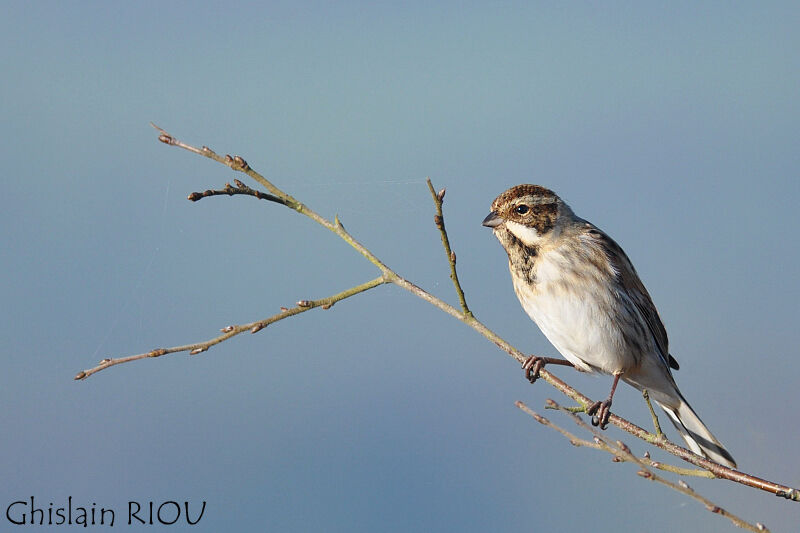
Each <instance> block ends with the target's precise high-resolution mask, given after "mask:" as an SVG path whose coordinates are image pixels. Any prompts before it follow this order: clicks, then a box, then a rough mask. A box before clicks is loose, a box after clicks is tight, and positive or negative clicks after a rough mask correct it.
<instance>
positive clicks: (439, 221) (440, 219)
mask: <svg viewBox="0 0 800 533" xmlns="http://www.w3.org/2000/svg"><path fill="white" fill-rule="evenodd" d="M426 181H427V182H428V189H429V190H430V191H431V196H432V197H433V203H434V205H435V206H436V214H435V215H434V216H433V222H434V223H435V224H436V227H437V228H439V232H440V233H441V234H442V246H444V253H445V255H446V256H447V262H448V263H450V279H451V280H452V281H453V286H454V287H455V288H456V294H457V295H458V301H459V303H460V304H461V310H462V311H464V314H465V315H467V316H472V311H470V310H469V307H467V298H466V297H465V296H464V291H463V289H462V288H461V283H459V281H458V272H457V271H456V253H455V252H454V251H453V250H452V249H451V248H450V239H449V238H448V237H447V230H446V229H445V227H444V213H443V212H442V204H443V203H444V194H445V192H446V191H447V189H441V190H440V191H439V192H436V189H434V188H433V183H431V180H430V178H428V179H427V180H426Z"/></svg>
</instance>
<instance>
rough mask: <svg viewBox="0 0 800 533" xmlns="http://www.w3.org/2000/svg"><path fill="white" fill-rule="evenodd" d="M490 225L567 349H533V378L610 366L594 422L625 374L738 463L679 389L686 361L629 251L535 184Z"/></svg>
mask: <svg viewBox="0 0 800 533" xmlns="http://www.w3.org/2000/svg"><path fill="white" fill-rule="evenodd" d="M483 225H484V226H487V227H489V228H491V229H492V232H493V233H494V235H495V237H497V239H498V240H499V241H500V244H501V245H502V246H503V248H504V249H505V251H506V253H507V254H508V267H509V270H510V272H511V280H512V283H513V286H514V292H515V293H516V295H517V298H518V299H519V301H520V304H521V305H522V308H523V309H524V310H525V312H526V313H527V314H528V316H529V317H530V318H531V319H532V320H533V321H534V322H535V323H536V325H537V326H538V327H539V329H540V330H541V331H542V333H544V335H545V337H547V339H548V340H549V341H550V343H551V344H552V345H553V346H554V347H555V348H556V349H557V350H558V351H559V352H560V353H561V355H563V356H564V357H565V358H566V361H565V360H563V359H557V358H546V357H536V356H531V357H530V358H528V360H527V361H526V362H525V364H524V365H523V368H524V369H525V370H526V376H527V377H528V379H529V380H530V381H531V382H533V381H535V380H536V378H537V377H538V374H539V371H540V370H541V368H543V367H544V365H545V364H553V363H558V364H572V365H573V366H574V367H575V368H576V369H578V370H580V371H584V372H592V373H601V374H610V375H612V376H613V378H614V380H613V383H612V386H611V392H610V394H609V396H608V398H607V399H606V400H605V401H602V402H595V403H594V404H592V405H591V406H590V407H589V408H588V409H587V410H586V412H587V414H588V415H589V416H592V417H593V418H592V423H593V424H594V425H595V426H598V425H599V426H600V427H601V429H605V427H606V425H607V424H608V419H609V416H610V408H611V404H612V400H613V397H614V391H615V390H616V387H617V383H618V381H619V380H620V379H622V381H624V382H626V383H628V384H630V385H632V386H633V387H635V388H637V389H639V390H647V392H648V394H649V397H650V398H652V399H653V400H654V401H655V402H656V403H657V404H658V405H659V406H660V407H661V408H662V409H663V410H664V412H665V413H666V414H667V416H668V417H669V419H670V420H671V421H672V423H673V424H674V425H675V428H676V429H677V430H678V432H679V433H680V435H681V437H682V438H683V440H684V441H685V442H686V444H687V446H688V447H689V449H690V450H691V451H693V452H694V453H696V454H698V455H701V456H704V457H706V458H708V459H711V460H713V461H716V462H717V463H720V464H723V465H726V466H728V467H731V468H735V467H736V461H734V459H733V457H732V456H731V454H730V453H729V452H728V450H726V449H725V447H724V446H723V445H722V444H721V443H720V442H719V440H717V438H716V437H714V435H713V434H712V433H711V431H709V429H708V428H707V427H706V425H705V424H704V423H703V421H702V420H700V417H699V416H697V413H695V411H694V409H692V407H691V406H690V405H689V403H688V402H687V401H686V399H685V398H684V397H683V395H682V394H681V392H680V390H679V389H678V385H677V384H676V382H675V379H674V377H673V375H672V371H673V370H678V368H679V365H678V362H677V361H676V360H675V358H673V357H672V356H671V355H670V353H669V347H668V339H667V331H666V329H665V328H664V324H663V323H662V321H661V318H660V316H659V314H658V311H657V310H656V307H655V305H654V304H653V301H652V299H651V298H650V294H649V293H648V292H647V289H646V288H645V286H644V284H643V283H642V281H641V279H640V278H639V275H638V274H637V273H636V269H634V267H633V264H632V263H631V261H630V259H628V256H627V255H626V254H625V252H624V251H623V250H622V248H621V247H620V246H619V245H618V244H617V243H616V242H615V241H614V240H613V239H612V238H611V237H609V236H608V235H607V234H606V233H605V232H603V231H602V230H600V229H599V228H598V227H597V226H595V225H594V224H592V223H590V222H588V221H586V220H584V219H582V218H580V217H579V216H577V215H576V214H575V213H574V212H573V211H572V209H571V208H570V207H569V205H567V204H566V203H565V202H564V201H563V200H562V199H561V198H560V197H559V196H558V195H557V194H556V193H554V192H553V191H551V190H550V189H547V188H545V187H542V186H540V185H530V184H524V185H517V186H515V187H512V188H510V189H508V190H507V191H505V192H503V193H502V194H500V196H498V197H497V198H496V199H495V200H494V202H492V206H491V212H490V213H489V215H488V216H487V217H486V218H485V219H484V220H483Z"/></svg>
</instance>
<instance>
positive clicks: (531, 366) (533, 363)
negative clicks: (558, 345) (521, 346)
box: [522, 355, 575, 383]
mask: <svg viewBox="0 0 800 533" xmlns="http://www.w3.org/2000/svg"><path fill="white" fill-rule="evenodd" d="M544 365H564V366H575V365H573V364H572V363H570V362H569V361H567V360H566V359H558V358H556V357H536V356H535V355H532V356H530V357H528V358H527V359H525V362H524V363H522V370H524V371H525V379H527V380H528V381H530V382H531V383H535V382H536V380H537V379H539V371H540V370H541V369H543V368H544Z"/></svg>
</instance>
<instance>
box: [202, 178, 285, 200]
mask: <svg viewBox="0 0 800 533" xmlns="http://www.w3.org/2000/svg"><path fill="white" fill-rule="evenodd" d="M233 182H234V183H236V187H234V186H232V185H231V184H230V183H226V184H225V187H224V188H222V189H208V190H205V191H203V192H193V193H191V194H190V195H189V196H188V199H189V200H191V201H192V202H197V201H198V200H202V199H203V198H208V197H209V196H233V195H236V194H244V195H247V196H253V197H255V198H258V199H259V200H267V201H270V202H275V203H277V204H282V205H286V201H285V200H284V199H283V198H278V197H277V196H273V195H271V194H266V193H263V192H261V191H257V190H255V189H251V188H250V187H248V186H247V185H245V184H244V183H242V182H241V181H239V180H233Z"/></svg>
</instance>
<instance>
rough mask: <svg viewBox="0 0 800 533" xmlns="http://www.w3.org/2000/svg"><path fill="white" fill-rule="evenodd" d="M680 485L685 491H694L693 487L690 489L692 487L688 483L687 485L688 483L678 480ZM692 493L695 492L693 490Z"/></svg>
mask: <svg viewBox="0 0 800 533" xmlns="http://www.w3.org/2000/svg"><path fill="white" fill-rule="evenodd" d="M678 485H679V486H680V487H681V488H684V489H686V490H692V487H690V486H689V484H688V483H686V482H685V481H684V480H682V479H679V480H678ZM692 492H694V491H693V490H692Z"/></svg>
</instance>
